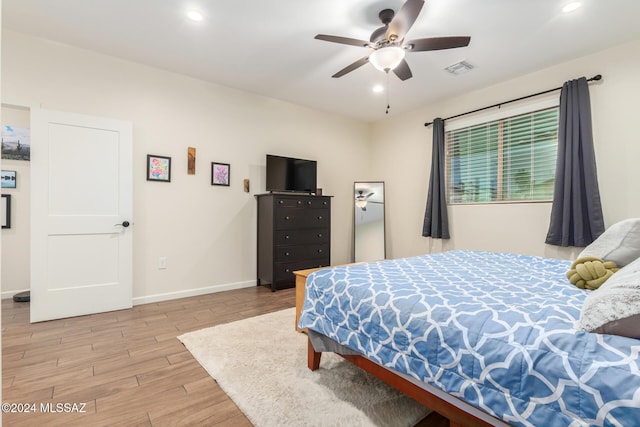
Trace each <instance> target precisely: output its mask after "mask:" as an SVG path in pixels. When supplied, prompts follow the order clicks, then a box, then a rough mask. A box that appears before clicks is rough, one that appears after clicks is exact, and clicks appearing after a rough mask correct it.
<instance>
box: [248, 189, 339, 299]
mask: <svg viewBox="0 0 640 427" xmlns="http://www.w3.org/2000/svg"><path fill="white" fill-rule="evenodd" d="M255 197H256V199H257V200H258V245H257V246H258V266H257V284H258V285H270V286H271V290H272V291H274V292H275V291H276V290H277V289H284V288H292V287H294V286H295V276H294V274H293V272H294V271H296V270H305V269H308V268H317V267H326V266H329V265H330V264H331V197H330V196H313V195H307V194H280V193H267V194H258V195H256V196H255Z"/></svg>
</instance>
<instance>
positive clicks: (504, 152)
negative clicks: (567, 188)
mask: <svg viewBox="0 0 640 427" xmlns="http://www.w3.org/2000/svg"><path fill="white" fill-rule="evenodd" d="M445 144H446V158H447V184H448V196H449V203H452V204H456V203H487V202H516V201H532V200H534V201H539V200H544V201H547V200H551V199H552V198H553V183H554V178H555V168H556V156H557V150H558V107H553V108H547V109H544V110H539V111H534V112H530V113H526V114H522V115H518V116H512V117H508V118H503V119H500V120H495V121H491V122H487V123H482V124H478V125H474V126H469V127H465V128H460V129H455V130H451V131H447V132H446V133H445Z"/></svg>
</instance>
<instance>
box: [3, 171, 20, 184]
mask: <svg viewBox="0 0 640 427" xmlns="http://www.w3.org/2000/svg"><path fill="white" fill-rule="evenodd" d="M1 176H2V188H16V186H17V184H18V180H17V177H16V171H5V170H3V171H2V175H1Z"/></svg>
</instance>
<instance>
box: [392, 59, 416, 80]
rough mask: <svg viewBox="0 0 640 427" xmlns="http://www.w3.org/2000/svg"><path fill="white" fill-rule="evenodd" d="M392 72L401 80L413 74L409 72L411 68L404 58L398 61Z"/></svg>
mask: <svg viewBox="0 0 640 427" xmlns="http://www.w3.org/2000/svg"><path fill="white" fill-rule="evenodd" d="M393 72H394V73H395V75H396V76H398V78H399V79H400V80H402V81H405V80H407V79H410V78H411V77H413V74H411V69H410V68H409V64H407V61H405V60H404V59H403V60H402V61H401V62H400V64H398V66H397V67H396V68H394V69H393Z"/></svg>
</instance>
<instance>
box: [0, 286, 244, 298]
mask: <svg viewBox="0 0 640 427" xmlns="http://www.w3.org/2000/svg"><path fill="white" fill-rule="evenodd" d="M254 284H255V283H254ZM29 290H30V289H28V288H27V289H18V290H15V291H4V292H0V299H9V298H13V296H14V295H15V294H18V293H20V292H27V291H29Z"/></svg>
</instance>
